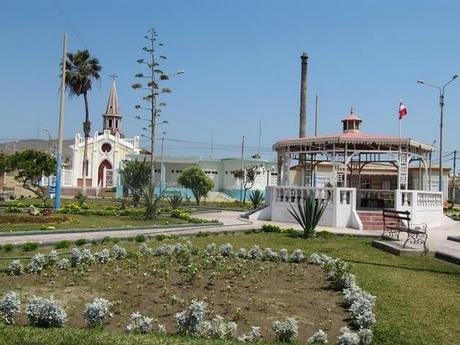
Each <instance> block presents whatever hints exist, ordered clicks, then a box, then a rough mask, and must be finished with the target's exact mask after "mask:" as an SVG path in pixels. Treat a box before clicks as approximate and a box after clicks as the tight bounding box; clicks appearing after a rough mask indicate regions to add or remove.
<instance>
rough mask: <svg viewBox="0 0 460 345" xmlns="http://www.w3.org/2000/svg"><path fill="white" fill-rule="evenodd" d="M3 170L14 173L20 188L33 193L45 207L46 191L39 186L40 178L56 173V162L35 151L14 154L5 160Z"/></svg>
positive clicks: (48, 155)
mask: <svg viewBox="0 0 460 345" xmlns="http://www.w3.org/2000/svg"><path fill="white" fill-rule="evenodd" d="M3 170H6V171H14V172H15V173H16V176H15V179H16V180H17V181H19V182H21V183H22V187H24V188H25V189H27V190H29V191H31V192H32V193H34V194H35V195H36V196H37V197H38V198H40V199H41V200H42V201H43V205H44V206H46V205H47V200H48V198H49V196H48V190H47V187H45V186H41V185H40V182H41V179H42V177H44V176H50V175H53V174H54V172H55V171H56V161H55V160H54V158H53V157H52V156H51V155H50V154H48V153H44V152H41V151H37V150H24V151H22V152H16V153H14V154H13V155H11V156H9V157H7V158H6V162H5V163H4V167H3Z"/></svg>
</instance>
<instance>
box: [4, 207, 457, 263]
mask: <svg viewBox="0 0 460 345" xmlns="http://www.w3.org/2000/svg"><path fill="white" fill-rule="evenodd" d="M241 215H242V212H241V211H221V212H215V211H214V212H208V213H200V215H199V216H200V218H205V219H209V220H212V219H217V220H218V221H219V222H221V223H222V224H223V225H220V226H206V227H203V226H201V225H196V226H190V227H185V228H184V227H177V228H175V227H170V228H166V229H156V228H151V229H148V228H147V229H146V228H142V229H130V230H124V229H123V230H104V231H95V232H78V230H76V231H75V232H71V233H56V234H30V235H27V234H21V235H17V236H15V235H12V236H4V237H0V244H1V245H3V244H7V243H12V244H21V243H24V242H41V243H43V244H52V243H56V242H59V241H62V240H68V241H75V240H78V239H81V238H85V239H87V240H101V239H103V238H104V237H106V236H110V237H120V238H127V237H135V236H137V235H145V236H154V235H158V234H162V233H164V234H166V233H170V234H177V235H181V234H182V235H192V234H196V233H198V232H200V231H201V232H205V231H207V232H224V231H228V232H230V231H245V230H250V229H258V228H260V227H261V226H262V225H263V224H266V223H270V224H276V225H278V226H280V227H282V228H294V229H298V230H301V227H300V226H299V225H298V224H292V223H278V222H268V221H259V220H255V221H250V220H247V219H243V218H241ZM319 230H326V231H330V232H333V233H336V234H347V235H355V236H371V237H379V236H380V234H381V231H376V230H372V231H369V230H368V231H365V230H361V231H360V230H356V229H351V228H330V227H324V226H320V227H319ZM448 236H460V222H455V221H446V223H445V225H443V226H442V227H439V228H431V229H428V241H427V247H428V249H429V251H430V252H433V253H435V255H436V256H439V257H442V255H445V256H448V257H453V258H457V259H458V262H459V263H460V242H455V241H449V240H447V237H448ZM402 238H404V235H402ZM404 240H405V238H404ZM437 254H440V255H437ZM451 261H454V260H451Z"/></svg>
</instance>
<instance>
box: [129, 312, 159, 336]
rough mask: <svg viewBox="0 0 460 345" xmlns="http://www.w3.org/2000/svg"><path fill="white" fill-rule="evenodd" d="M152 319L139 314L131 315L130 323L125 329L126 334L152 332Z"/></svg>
mask: <svg viewBox="0 0 460 345" xmlns="http://www.w3.org/2000/svg"><path fill="white" fill-rule="evenodd" d="M152 320H153V319H152V318H150V317H147V316H143V315H141V313H139V312H135V313H132V314H131V323H130V324H129V325H128V326H127V327H126V330H127V331H128V332H134V333H149V332H151V331H152Z"/></svg>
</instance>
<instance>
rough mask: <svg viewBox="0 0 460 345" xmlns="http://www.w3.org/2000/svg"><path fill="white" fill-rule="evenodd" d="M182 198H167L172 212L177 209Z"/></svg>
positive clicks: (177, 196) (177, 195) (174, 196)
mask: <svg viewBox="0 0 460 345" xmlns="http://www.w3.org/2000/svg"><path fill="white" fill-rule="evenodd" d="M183 200H184V198H183V197H182V196H181V195H180V194H173V195H171V196H170V197H169V198H168V202H169V205H170V206H171V208H172V209H173V210H175V209H178V208H179V207H180V205H181V204H182V201H183Z"/></svg>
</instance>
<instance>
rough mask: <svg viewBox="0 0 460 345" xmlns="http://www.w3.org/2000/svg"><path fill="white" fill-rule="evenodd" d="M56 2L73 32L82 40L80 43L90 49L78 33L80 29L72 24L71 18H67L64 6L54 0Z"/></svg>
mask: <svg viewBox="0 0 460 345" xmlns="http://www.w3.org/2000/svg"><path fill="white" fill-rule="evenodd" d="M53 2H54V4H55V5H56V7H57V9H58V10H59V13H60V14H61V16H62V18H64V20H65V21H66V22H67V24H68V25H69V26H70V29H72V31H73V33H74V34H75V36H76V37H77V39H78V40H79V41H80V43H81V44H82V45H83V47H85V48H86V49H88V47H87V46H86V44H85V42H84V41H83V39H82V38H81V36H80V35H79V34H78V31H77V29H76V28H75V26H73V25H72V23H71V22H70V20H69V19H68V18H67V16H66V14H65V13H64V10H63V9H62V7H61V6H60V5H59V3H58V2H57V0H53Z"/></svg>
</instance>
